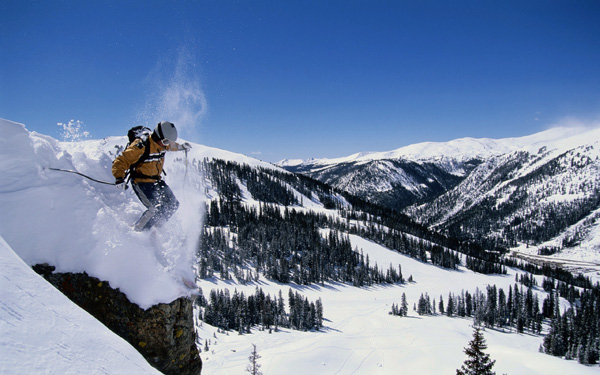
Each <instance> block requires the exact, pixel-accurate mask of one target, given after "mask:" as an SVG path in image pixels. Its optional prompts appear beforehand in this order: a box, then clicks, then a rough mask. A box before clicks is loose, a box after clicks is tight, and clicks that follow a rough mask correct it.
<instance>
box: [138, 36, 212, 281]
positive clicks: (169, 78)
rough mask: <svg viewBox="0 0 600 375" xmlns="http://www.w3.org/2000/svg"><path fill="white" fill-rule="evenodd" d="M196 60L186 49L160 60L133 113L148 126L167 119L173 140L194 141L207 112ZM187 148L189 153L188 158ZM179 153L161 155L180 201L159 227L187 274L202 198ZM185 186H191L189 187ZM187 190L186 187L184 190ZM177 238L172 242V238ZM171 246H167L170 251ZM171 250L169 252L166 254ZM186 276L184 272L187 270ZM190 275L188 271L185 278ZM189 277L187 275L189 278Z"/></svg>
mask: <svg viewBox="0 0 600 375" xmlns="http://www.w3.org/2000/svg"><path fill="white" fill-rule="evenodd" d="M196 60H197V59H196V58H195V56H194V54H193V53H191V52H190V50H189V49H188V48H183V47H182V48H180V49H179V51H178V53H177V57H176V58H175V59H172V60H168V61H160V62H159V63H158V64H157V66H156V68H155V69H154V70H153V71H152V72H151V73H150V75H149V76H148V78H147V80H146V81H147V86H148V87H147V92H148V96H147V100H146V103H145V104H144V109H143V110H142V111H141V112H140V113H139V114H138V122H139V123H141V124H146V126H149V127H153V125H154V124H157V123H158V122H160V121H170V122H172V123H174V124H175V126H176V127H177V130H178V133H179V138H180V139H182V140H196V139H197V138H198V132H199V127H200V122H201V120H202V118H203V117H204V115H205V114H206V112H207V102H206V98H205V95H204V91H203V90H202V85H201V81H200V78H199V75H198V74H197V66H196ZM193 154H194V152H193V149H192V152H190V155H189V156H190V157H193ZM182 159H183V158H182V156H180V155H175V154H171V155H169V154H168V155H167V157H166V163H167V164H166V166H165V167H166V169H167V173H169V175H168V177H166V179H167V183H168V184H169V186H170V187H171V188H172V189H173V191H174V192H175V195H176V196H177V199H178V200H179V201H180V205H179V209H178V211H177V213H176V215H175V216H174V217H173V218H171V221H176V222H175V223H168V224H167V225H165V229H167V230H170V231H173V232H174V233H171V234H170V235H171V236H172V238H171V240H173V241H168V242H171V243H173V244H177V245H175V246H176V247H178V248H179V249H178V251H177V253H178V254H177V256H175V258H172V260H173V261H174V263H175V264H174V265H173V266H174V268H175V269H176V270H177V271H179V272H180V273H188V272H189V271H190V270H191V267H190V265H193V264H195V263H196V262H195V256H196V250H197V247H198V241H199V239H200V234H201V232H202V220H203V217H202V216H203V213H204V197H203V196H202V195H201V194H198V191H202V190H203V189H198V188H199V187H200V186H201V185H202V183H203V179H202V176H201V175H200V172H199V171H190V172H189V173H188V168H189V163H188V153H187V152H186V153H185V156H184V159H183V160H182ZM190 186H194V187H196V189H189V187H190ZM190 190H191V191H190ZM173 224H175V225H173ZM176 238H178V239H182V240H183V241H182V242H178V241H176V240H175V239H176ZM171 250H173V249H171ZM172 253H173V252H172ZM188 275H189V273H188ZM190 276H192V275H189V276H188V277H190ZM192 278H193V276H192Z"/></svg>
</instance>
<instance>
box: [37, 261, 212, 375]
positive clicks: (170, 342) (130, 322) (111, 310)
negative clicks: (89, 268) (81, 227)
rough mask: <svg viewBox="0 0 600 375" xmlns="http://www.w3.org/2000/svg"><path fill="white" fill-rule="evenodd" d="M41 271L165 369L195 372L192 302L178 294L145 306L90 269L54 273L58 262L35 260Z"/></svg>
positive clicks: (197, 370) (197, 358) (196, 356)
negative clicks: (100, 278) (166, 302)
mask: <svg viewBox="0 0 600 375" xmlns="http://www.w3.org/2000/svg"><path fill="white" fill-rule="evenodd" d="M33 269H34V270H35V271H36V272H37V273H39V274H41V275H43V276H44V277H45V278H46V280H48V281H49V282H50V283H51V284H52V285H54V286H55V287H56V288H57V289H59V290H60V291H61V292H62V293H63V294H65V295H66V296H67V297H69V298H70V299H71V300H72V301H73V302H75V303H76V304H77V305H79V306H80V307H81V308H83V309H84V310H86V311H87V312H89V313H90V314H91V315H93V316H94V317H95V318H96V319H98V320H99V321H101V322H102V323H104V325H106V326H107V327H108V328H109V329H110V330H112V331H113V332H115V333H116V334H118V335H119V336H121V337H122V338H124V339H125V340H127V341H128V342H129V343H130V344H131V345H132V346H133V347H135V348H136V349H137V350H138V351H139V352H140V353H141V354H142V355H143V356H144V357H145V358H146V360H147V361H148V362H149V363H150V364H151V365H152V366H154V367H155V368H157V369H158V370H159V371H161V372H163V373H165V374H183V375H187V374H190V375H192V374H193V375H197V374H200V372H201V369H202V361H201V360H200V356H199V353H198V349H197V348H196V344H195V338H196V333H195V330H194V320H193V306H192V301H191V300H190V299H187V298H179V299H177V300H175V301H173V302H171V303H170V304H158V305H155V306H152V307H151V308H149V309H147V310H142V309H141V308H140V307H139V306H138V305H136V304H134V303H131V302H130V301H129V300H128V299H127V297H126V296H125V294H123V293H121V292H120V291H119V290H118V289H117V290H115V289H113V288H111V287H110V286H109V285H108V282H105V281H101V280H99V279H96V278H94V277H90V276H88V275H87V274H86V273H77V274H73V273H53V271H54V267H52V266H48V265H36V266H34V267H33Z"/></svg>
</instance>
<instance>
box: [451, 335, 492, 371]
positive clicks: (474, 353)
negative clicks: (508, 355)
mask: <svg viewBox="0 0 600 375" xmlns="http://www.w3.org/2000/svg"><path fill="white" fill-rule="evenodd" d="M485 349H487V345H486V344H485V338H484V337H483V333H482V332H481V329H480V328H479V327H475V331H473V340H471V342H469V346H468V347H466V348H465V354H466V355H467V357H468V358H467V359H466V360H465V362H464V363H463V365H462V367H461V368H460V369H459V370H456V375H496V373H495V372H493V371H492V367H494V364H495V363H496V361H492V360H491V359H490V356H489V354H485V353H484V352H483V350H485Z"/></svg>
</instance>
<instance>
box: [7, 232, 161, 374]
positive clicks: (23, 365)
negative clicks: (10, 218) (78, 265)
mask: <svg viewBox="0 0 600 375" xmlns="http://www.w3.org/2000/svg"><path fill="white" fill-rule="evenodd" d="M0 373H1V374H11V375H17V374H23V375H29V374H72V375H75V374H159V372H158V371H157V370H156V369H154V368H153V367H152V366H150V365H149V364H148V362H146V360H145V359H144V357H142V355H141V354H140V353H138V352H137V351H136V350H135V349H134V348H133V347H131V345H129V343H127V342H126V341H125V340H123V339H122V338H120V337H119V336H117V335H116V334H114V333H112V332H111V331H110V330H109V329H108V328H106V326H104V325H103V324H102V323H100V322H98V321H97V320H96V319H95V318H94V317H92V316H91V315H89V314H88V313H86V312H85V311H83V310H82V309H81V308H79V306H77V305H75V304H74V303H73V302H71V301H70V300H69V299H68V298H67V297H65V296H64V295H63V294H61V293H60V292H59V291H58V290H56V288H54V287H53V286H52V285H50V284H49V283H47V282H46V280H44V279H43V278H42V277H41V276H39V275H38V274H36V273H35V272H34V271H33V270H32V269H31V268H30V267H29V266H28V265H26V264H25V263H24V262H23V261H22V260H21V259H20V258H19V257H18V256H17V255H16V254H15V253H14V251H13V250H12V249H11V248H10V246H9V245H8V244H7V243H6V241H4V239H3V238H1V237H0Z"/></svg>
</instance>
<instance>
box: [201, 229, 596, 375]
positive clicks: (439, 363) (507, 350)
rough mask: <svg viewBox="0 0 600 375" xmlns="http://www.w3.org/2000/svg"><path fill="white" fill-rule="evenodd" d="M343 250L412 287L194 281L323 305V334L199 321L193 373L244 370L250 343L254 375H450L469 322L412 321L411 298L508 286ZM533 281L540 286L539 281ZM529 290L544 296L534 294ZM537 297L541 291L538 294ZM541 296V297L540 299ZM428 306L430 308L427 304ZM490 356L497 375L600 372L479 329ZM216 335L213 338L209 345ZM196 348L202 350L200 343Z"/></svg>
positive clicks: (382, 253) (362, 244) (522, 338)
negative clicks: (398, 312)
mask: <svg viewBox="0 0 600 375" xmlns="http://www.w3.org/2000/svg"><path fill="white" fill-rule="evenodd" d="M351 238H352V242H353V246H358V248H359V249H362V250H363V251H364V253H365V255H366V254H369V257H370V259H371V262H372V263H375V262H377V263H378V264H379V266H380V267H385V268H387V266H389V264H390V262H391V263H392V264H394V265H397V264H398V263H399V264H401V265H402V272H403V275H404V277H405V278H408V277H409V276H410V275H412V276H413V278H414V280H415V283H406V284H403V285H394V286H389V285H388V286H374V287H370V288H355V287H352V286H348V285H345V284H332V283H328V284H326V285H325V286H317V285H312V286H297V285H295V286H291V285H283V284H276V283H272V282H268V281H263V280H261V282H259V283H258V284H250V285H236V284H233V283H232V282H225V281H220V280H216V279H214V280H210V281H209V280H204V281H202V282H201V287H202V289H203V291H204V295H205V296H208V293H209V292H210V290H211V289H225V288H229V289H230V290H231V291H232V292H233V290H234V289H237V290H238V291H240V292H241V291H243V292H244V293H245V294H246V295H250V294H253V293H254V290H255V288H256V287H257V286H259V287H261V288H262V289H263V290H264V292H265V293H267V294H271V295H272V296H275V295H277V294H278V293H279V290H282V291H283V294H284V296H287V293H288V290H289V289H290V287H292V288H293V290H294V291H298V292H299V293H300V294H302V295H303V296H305V297H307V298H308V299H309V300H311V301H313V300H316V299H317V298H319V297H320V298H321V299H322V301H323V306H324V316H325V322H324V329H323V330H322V331H321V332H298V331H293V330H288V329H283V330H281V331H280V332H274V333H271V334H269V333H268V332H266V331H264V332H263V331H259V330H254V331H253V333H252V334H245V335H239V334H238V333H237V332H228V333H218V332H217V329H216V328H214V327H212V326H209V325H207V324H202V325H201V327H199V332H198V333H199V336H200V341H201V342H202V343H204V342H205V340H210V345H209V346H210V350H209V351H208V352H206V351H203V352H202V354H201V357H202V360H203V374H209V375H213V374H214V375H216V374H241V373H244V370H245V368H246V365H247V364H248V363H249V361H248V356H249V355H250V352H251V350H252V344H255V345H256V346H257V350H258V353H259V355H260V356H261V357H262V358H261V359H260V360H259V363H260V364H261V365H262V367H261V371H262V372H263V373H264V374H453V373H455V371H456V369H457V368H460V366H461V365H462V363H463V361H464V360H465V358H466V356H465V354H464V352H463V348H464V347H465V346H467V344H468V342H469V341H470V340H471V338H472V332H473V328H472V324H473V322H472V320H470V319H462V318H448V317H446V316H440V315H436V316H419V315H418V314H417V313H416V312H415V311H413V309H412V307H413V304H414V303H416V302H417V301H418V298H419V296H420V295H421V293H428V294H429V296H430V297H431V298H432V299H434V298H435V300H436V301H439V297H440V295H442V297H443V299H444V301H446V300H447V296H448V293H449V292H452V293H454V294H458V293H460V292H461V291H462V290H465V291H469V292H474V291H475V288H477V287H479V289H481V290H484V289H485V287H486V286H487V285H488V284H495V285H497V286H498V287H499V288H504V290H508V287H509V285H514V280H515V271H514V270H509V274H508V275H505V276H492V277H490V276H486V275H481V274H476V273H473V272H471V271H469V270H465V269H461V270H460V271H448V270H444V269H441V268H438V267H434V266H431V265H430V264H429V265H426V264H423V263H421V262H418V261H416V260H414V259H411V258H408V257H405V256H403V255H401V254H398V253H394V252H391V251H389V250H387V249H385V248H383V247H381V246H379V245H376V244H374V243H371V242H369V241H366V240H364V239H361V238H359V237H355V236H352V237H351ZM539 282H540V284H541V280H539ZM538 292H539V293H541V294H544V293H543V292H540V291H539V290H538ZM402 293H406V296H407V299H408V303H409V307H410V311H409V316H408V317H403V318H401V317H397V316H392V315H389V314H388V312H389V311H390V310H391V305H392V304H393V303H395V304H399V303H400V301H401V296H402ZM544 295H545V294H544ZM540 297H542V295H540ZM436 303H437V302H436ZM484 336H485V339H486V340H487V344H488V346H489V348H488V349H487V350H486V352H487V353H489V354H490V355H491V357H492V359H495V360H496V361H497V362H496V365H495V367H494V370H495V371H496V373H497V374H510V375H517V374H522V375H534V374H540V375H541V374H545V375H550V374H557V375H563V374H600V367H598V366H597V365H596V366H594V367H586V366H583V365H580V364H578V363H577V362H576V361H566V360H563V359H559V358H555V357H551V356H549V355H546V354H542V353H539V347H540V345H541V343H542V340H543V337H542V336H536V335H531V334H528V333H525V334H517V333H515V332H510V333H509V332H508V331H506V332H503V331H497V330H490V329H487V330H485V332H484ZM215 337H216V338H215ZM202 346H203V345H202Z"/></svg>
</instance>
